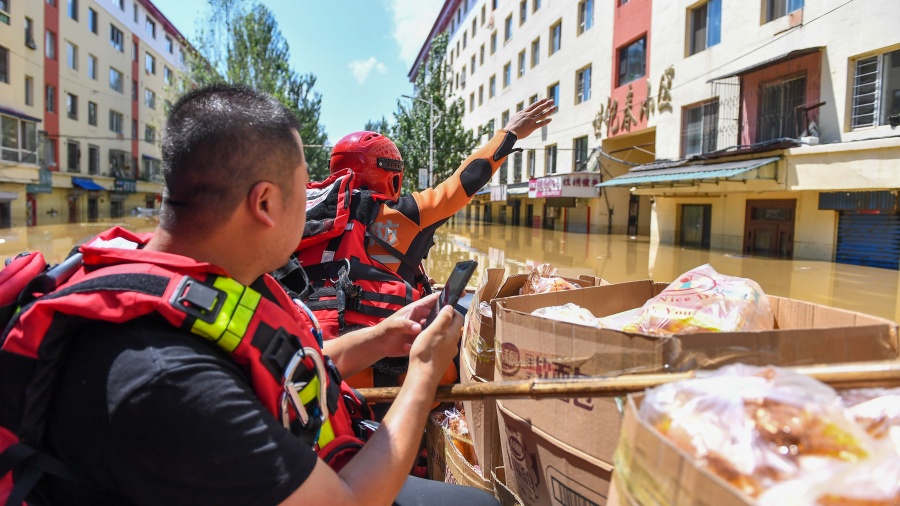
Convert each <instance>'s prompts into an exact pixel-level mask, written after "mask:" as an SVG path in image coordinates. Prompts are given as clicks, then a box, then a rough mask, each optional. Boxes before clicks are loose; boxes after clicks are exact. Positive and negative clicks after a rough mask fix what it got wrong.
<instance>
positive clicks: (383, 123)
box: [363, 116, 394, 137]
mask: <svg viewBox="0 0 900 506" xmlns="http://www.w3.org/2000/svg"><path fill="white" fill-rule="evenodd" d="M363 130H365V131H367V132H378V133H380V134H381V135H386V136H388V137H392V136H393V135H394V129H393V127H391V125H390V124H389V123H388V121H387V118H385V117H384V116H382V117H381V119H380V120H376V121H372V120H369V121H366V124H365V126H364V127H363Z"/></svg>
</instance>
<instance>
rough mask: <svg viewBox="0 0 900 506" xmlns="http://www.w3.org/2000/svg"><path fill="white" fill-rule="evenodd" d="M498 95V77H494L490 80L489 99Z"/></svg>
mask: <svg viewBox="0 0 900 506" xmlns="http://www.w3.org/2000/svg"><path fill="white" fill-rule="evenodd" d="M496 94H497V75H496V74H495V75H492V76H491V78H490V79H489V80H488V98H494V95H496Z"/></svg>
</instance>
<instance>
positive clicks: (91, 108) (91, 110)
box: [88, 100, 98, 126]
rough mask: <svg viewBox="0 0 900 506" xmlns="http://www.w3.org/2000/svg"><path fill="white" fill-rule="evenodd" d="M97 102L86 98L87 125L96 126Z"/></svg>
mask: <svg viewBox="0 0 900 506" xmlns="http://www.w3.org/2000/svg"><path fill="white" fill-rule="evenodd" d="M97 110H98V109H97V102H91V101H90V100H88V125H90V126H97Z"/></svg>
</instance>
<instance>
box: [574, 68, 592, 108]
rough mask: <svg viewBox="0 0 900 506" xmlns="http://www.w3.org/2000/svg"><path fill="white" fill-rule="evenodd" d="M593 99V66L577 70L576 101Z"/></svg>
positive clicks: (577, 102)
mask: <svg viewBox="0 0 900 506" xmlns="http://www.w3.org/2000/svg"><path fill="white" fill-rule="evenodd" d="M590 99H591V66H590V65H588V66H587V67H585V68H583V69H581V70H578V71H576V72H575V103H576V104H580V103H582V102H587V101H588V100H590Z"/></svg>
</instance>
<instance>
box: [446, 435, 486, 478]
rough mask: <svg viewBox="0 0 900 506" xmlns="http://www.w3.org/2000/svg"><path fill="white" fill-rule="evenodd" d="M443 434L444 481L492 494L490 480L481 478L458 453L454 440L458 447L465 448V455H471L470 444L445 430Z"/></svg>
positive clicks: (479, 473)
mask: <svg viewBox="0 0 900 506" xmlns="http://www.w3.org/2000/svg"><path fill="white" fill-rule="evenodd" d="M443 432H444V462H445V463H446V474H445V475H444V481H446V482H447V483H456V484H459V485H465V486H467V487H474V488H477V489H481V490H484V491H485V492H490V493H493V492H494V485H493V483H491V480H490V478H488V479H485V478H484V477H482V476H481V472H480V471H479V470H478V469H476V468H475V467H474V466H473V465H472V463H471V462H470V461H469V459H468V458H466V456H465V455H463V453H462V452H460V450H459V448H458V447H457V444H454V439H456V440H457V442H458V444H459V445H460V446H464V447H466V448H467V450H466V453H468V454H470V455H473V454H474V453H473V450H472V448H471V446H472V444H471V443H470V442H466V441H463V440H461V439H459V438H455V437H454V436H453V435H452V434H450V432H449V431H448V430H447V429H443Z"/></svg>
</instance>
